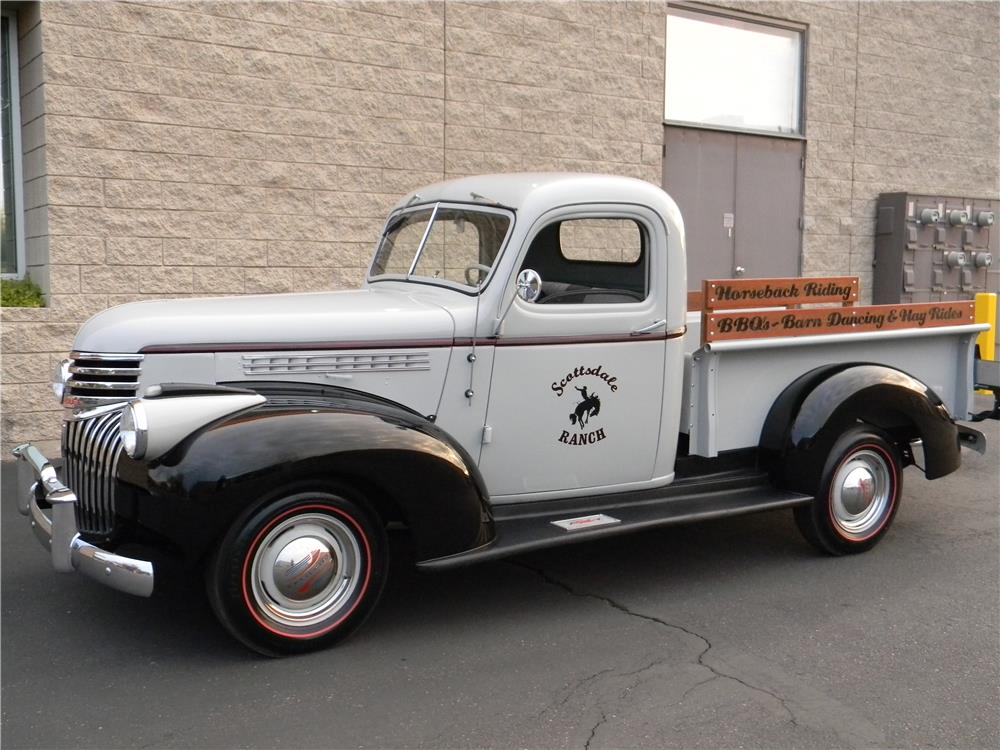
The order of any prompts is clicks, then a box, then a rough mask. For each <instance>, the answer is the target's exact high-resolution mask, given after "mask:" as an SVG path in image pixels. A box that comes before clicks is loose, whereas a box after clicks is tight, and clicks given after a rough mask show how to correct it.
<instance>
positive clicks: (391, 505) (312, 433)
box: [118, 390, 493, 561]
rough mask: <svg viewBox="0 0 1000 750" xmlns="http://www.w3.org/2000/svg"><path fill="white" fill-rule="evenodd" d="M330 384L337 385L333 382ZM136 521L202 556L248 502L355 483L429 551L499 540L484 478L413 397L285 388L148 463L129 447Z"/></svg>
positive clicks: (126, 464) (122, 470)
mask: <svg viewBox="0 0 1000 750" xmlns="http://www.w3.org/2000/svg"><path fill="white" fill-rule="evenodd" d="M326 392H327V393H329V390H327V391H326ZM118 474H119V478H120V480H121V481H123V482H125V483H126V484H131V485H133V486H134V487H136V488H137V489H138V490H139V491H138V492H136V502H135V517H134V519H133V520H134V521H135V522H136V523H137V524H138V525H139V526H142V527H145V528H148V529H151V530H153V531H154V532H156V533H158V534H160V535H162V536H163V537H166V538H167V539H168V540H170V541H171V542H173V543H175V544H177V545H178V546H179V547H180V548H181V549H183V550H184V552H185V556H186V557H188V558H189V559H200V558H201V557H202V556H203V555H204V554H205V553H207V552H209V551H210V550H211V549H212V548H213V545H214V544H215V542H216V541H217V540H218V539H219V538H220V537H221V535H222V534H224V533H225V531H226V530H227V529H228V528H229V526H230V525H231V524H232V522H233V521H234V520H235V519H236V517H237V516H239V514H240V513H242V512H243V511H244V510H246V509H247V508H248V507H250V506H252V505H254V504H256V503H258V502H262V501H265V500H267V499H269V498H273V497H275V496H277V495H279V494H281V493H282V492H284V491H286V490H287V489H290V488H296V487H298V488H302V487H303V486H305V485H308V484H310V483H312V484H314V485H316V486H320V485H321V484H322V482H324V481H334V482H336V483H339V484H341V485H347V486H349V487H350V488H352V489H353V490H354V491H355V492H356V493H357V494H358V495H360V496H361V497H363V498H364V499H365V500H367V501H368V502H369V503H370V504H371V505H372V506H373V510H375V511H376V512H378V513H379V515H380V516H381V517H382V518H383V520H385V521H391V520H398V521H402V522H403V523H404V524H405V525H406V526H407V527H408V528H409V530H410V532H411V536H412V541H413V545H414V552H415V554H416V557H417V560H418V561H419V560H424V559H430V558H435V557H443V556H446V555H453V554H456V553H458V552H463V551H466V550H469V549H473V548H475V547H479V546H482V545H483V544H486V543H488V542H489V541H491V540H492V538H493V521H492V516H491V514H490V512H489V505H488V502H487V493H486V490H485V486H484V484H483V481H482V478H481V476H480V474H479V472H478V470H477V468H476V466H475V463H474V462H473V460H472V459H471V458H470V457H469V455H468V454H467V453H466V452H465V451H464V450H463V449H462V447H461V446H460V445H458V444H457V443H456V442H455V441H454V440H452V439H451V438H450V437H449V436H448V435H447V434H446V433H445V432H444V431H443V430H441V429H439V428H438V427H436V426H435V425H434V424H433V423H431V422H430V421H429V420H427V419H425V418H424V417H421V416H420V415H417V414H414V413H413V412H410V411H409V410H406V409H404V408H402V407H396V406H394V405H391V404H387V403H385V402H378V401H374V400H372V399H369V398H364V397H360V396H359V397H357V398H355V397H352V396H351V395H350V393H349V392H347V393H342V394H341V395H339V396H337V397H335V398H330V397H329V396H326V397H324V398H315V399H313V398H308V397H301V398H296V399H292V400H289V399H287V398H285V399H274V400H272V401H269V402H268V403H265V404H262V405H261V406H259V407H256V408H254V409H251V410H249V411H245V412H242V413H240V414H238V415H236V416H234V417H232V418H228V419H224V420H222V421H220V422H217V423H215V424H213V425H210V426H209V427H207V428H205V429H204V430H201V431H199V432H197V433H195V434H194V435H192V436H190V437H189V438H187V439H186V440H184V441H183V442H182V443H181V444H179V445H178V446H176V447H175V448H173V449H172V450H171V451H169V452H168V453H167V454H166V455H164V456H163V457H162V458H160V459H157V460H155V461H152V462H149V463H145V462H142V461H133V460H130V459H128V458H127V457H126V456H122V460H121V463H120V465H119V472H118Z"/></svg>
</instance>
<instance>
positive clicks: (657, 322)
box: [631, 320, 667, 336]
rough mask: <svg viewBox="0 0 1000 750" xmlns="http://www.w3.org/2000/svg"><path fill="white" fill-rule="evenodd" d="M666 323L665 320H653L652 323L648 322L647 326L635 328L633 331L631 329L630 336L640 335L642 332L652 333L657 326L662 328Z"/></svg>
mask: <svg viewBox="0 0 1000 750" xmlns="http://www.w3.org/2000/svg"><path fill="white" fill-rule="evenodd" d="M666 324H667V321H666V320H654V321H653V322H652V323H650V324H649V325H647V326H643V327H642V328H636V329H635V330H634V331H632V333H631V335H632V336H642V335H643V334H646V333H652V332H653V331H655V330H656V329H657V328H662V327H663V326H665V325H666Z"/></svg>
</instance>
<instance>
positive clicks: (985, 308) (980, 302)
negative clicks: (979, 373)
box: [976, 292, 997, 395]
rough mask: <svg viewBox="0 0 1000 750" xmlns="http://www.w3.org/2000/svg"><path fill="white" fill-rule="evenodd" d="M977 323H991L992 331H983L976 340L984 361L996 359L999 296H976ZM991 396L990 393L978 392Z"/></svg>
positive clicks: (983, 294) (992, 294) (986, 294)
mask: <svg viewBox="0 0 1000 750" xmlns="http://www.w3.org/2000/svg"><path fill="white" fill-rule="evenodd" d="M976 322H977V323H989V324H990V329H989V330H988V331H983V332H982V333H980V334H979V336H978V337H977V338H976V344H977V345H978V346H979V356H980V357H981V358H982V359H990V360H992V359H995V358H996V346H997V296H996V294H994V293H992V292H990V293H981V294H977V295H976ZM976 393H982V394H985V395H989V394H990V393H991V392H990V391H982V390H980V391H976Z"/></svg>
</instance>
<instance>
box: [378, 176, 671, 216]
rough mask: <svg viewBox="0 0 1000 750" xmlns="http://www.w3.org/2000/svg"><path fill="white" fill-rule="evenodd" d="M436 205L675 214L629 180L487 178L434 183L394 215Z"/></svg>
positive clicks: (653, 191)
mask: <svg viewBox="0 0 1000 750" xmlns="http://www.w3.org/2000/svg"><path fill="white" fill-rule="evenodd" d="M438 201H446V202H457V203H477V204H480V205H483V206H497V205H499V206H502V207H506V208H512V209H514V210H515V211H525V212H527V213H534V212H538V213H544V212H545V211H546V210H548V209H550V208H553V207H555V206H561V205H567V204H572V203H639V204H642V205H647V206H650V207H652V208H653V209H654V210H657V211H658V212H660V213H661V214H662V215H665V216H666V215H671V214H672V213H673V212H674V211H676V207H675V206H674V203H673V201H672V200H671V199H670V197H669V196H668V195H667V194H666V193H665V192H663V190H661V189H660V188H659V187H657V186H656V185H653V184H651V183H649V182H644V181H643V180H637V179H634V178H632V177H620V176H614V175H604V174H586V173H578V172H521V173H513V174H486V175H476V176H472V177H461V178H458V179H454V180H447V181H445V182H436V183H434V184H431V185H426V186H424V187H421V188H418V189H417V190H415V191H413V192H410V193H408V194H407V195H405V196H404V197H403V198H402V200H400V201H399V202H398V203H397V204H396V206H395V207H394V208H393V210H397V209H400V208H403V207H405V206H416V205H421V204H428V203H436V202H438Z"/></svg>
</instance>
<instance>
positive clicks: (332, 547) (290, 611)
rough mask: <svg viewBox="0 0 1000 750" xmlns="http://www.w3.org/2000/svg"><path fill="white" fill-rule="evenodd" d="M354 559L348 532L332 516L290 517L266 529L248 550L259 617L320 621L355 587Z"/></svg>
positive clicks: (304, 623) (356, 552)
mask: <svg viewBox="0 0 1000 750" xmlns="http://www.w3.org/2000/svg"><path fill="white" fill-rule="evenodd" d="M360 561H361V550H360V548H359V547H358V542H357V540H356V538H355V536H354V534H353V533H352V532H351V530H350V529H349V528H348V527H347V526H346V524H344V523H343V522H341V521H340V520H339V519H338V518H336V517H334V516H330V515H326V514H325V513H304V514H302V515H297V516H293V517H291V518H288V519H286V520H284V521H282V522H281V523H279V524H278V525H277V526H275V527H274V528H273V529H271V531H269V532H268V534H267V536H265V537H264V539H263V541H262V542H261V544H260V546H259V547H258V548H257V551H256V553H255V554H254V558H253V563H252V565H251V568H250V578H251V590H252V593H253V598H254V601H255V603H256V604H257V606H258V607H259V608H260V611H261V612H262V613H263V614H264V615H266V616H267V617H269V618H270V619H272V620H274V621H275V622H277V623H279V624H282V625H285V626H287V627H296V628H299V627H308V626H311V625H314V624H316V623H319V622H323V621H324V620H327V619H328V618H329V617H331V616H332V615H334V614H335V613H336V612H337V611H338V610H340V609H341V608H342V607H344V606H345V605H346V604H347V603H348V602H349V601H350V599H351V597H352V595H353V594H354V592H355V591H356V590H357V587H358V584H359V582H360V571H359V567H360Z"/></svg>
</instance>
